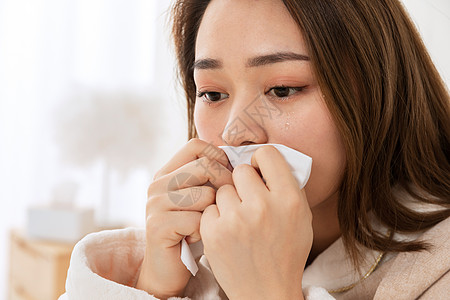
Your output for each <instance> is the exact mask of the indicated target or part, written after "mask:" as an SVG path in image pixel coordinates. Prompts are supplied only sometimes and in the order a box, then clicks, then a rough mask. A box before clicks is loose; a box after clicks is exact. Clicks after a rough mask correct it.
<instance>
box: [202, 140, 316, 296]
mask: <svg viewBox="0 0 450 300" xmlns="http://www.w3.org/2000/svg"><path fill="white" fill-rule="evenodd" d="M251 163H252V165H251V166H250V165H239V166H237V167H236V168H235V169H234V171H233V173H232V178H233V182H234V186H235V187H233V186H232V185H225V186H222V187H221V188H219V189H218V190H217V193H216V204H211V205H209V206H208V207H207V208H206V209H205V211H204V212H203V215H202V218H201V221H200V234H201V236H202V240H203V245H204V251H205V255H206V257H207V259H208V262H209V264H210V266H211V269H212V271H213V273H214V276H215V277H216V279H217V281H218V282H219V284H220V285H221V287H222V288H223V290H224V291H225V293H226V294H227V296H228V297H229V298H230V299H288V298H289V299H303V294H302V285H301V282H302V277H303V270H304V268H305V264H306V260H307V257H308V254H309V251H310V250H311V246H312V240H313V231H312V224H311V223H312V215H311V211H310V209H309V206H308V203H307V201H306V195H305V193H304V190H300V188H299V187H298V184H297V182H296V180H295V178H294V177H293V175H292V173H291V171H290V169H289V166H288V164H287V162H286V161H285V160H284V158H283V156H282V155H281V154H280V153H279V152H278V150H277V149H276V148H274V147H272V146H264V147H261V148H259V149H257V150H256V151H255V153H254V154H253V156H252V161H251ZM258 169H259V170H260V171H261V173H262V176H263V178H264V179H265V180H266V184H264V182H263V180H262V179H261V177H260V176H259V175H258V172H257V170H258Z"/></svg>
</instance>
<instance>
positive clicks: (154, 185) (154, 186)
mask: <svg viewBox="0 0 450 300" xmlns="http://www.w3.org/2000/svg"><path fill="white" fill-rule="evenodd" d="M157 186H158V181H156V180H155V181H152V182H151V183H150V184H149V185H148V188H147V198H149V197H151V196H152V195H154V194H155V192H156V190H157Z"/></svg>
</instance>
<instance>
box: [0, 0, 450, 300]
mask: <svg viewBox="0 0 450 300" xmlns="http://www.w3.org/2000/svg"><path fill="white" fill-rule="evenodd" d="M403 2H404V3H405V5H406V7H407V9H408V10H409V12H410V14H411V16H412V18H413V20H414V22H415V23H416V25H417V26H418V28H419V31H420V33H421V34H422V37H423V39H424V41H425V44H426V45H427V47H428V49H429V51H430V54H431V56H432V58H433V60H434V62H435V64H436V65H437V68H438V70H439V71H440V73H441V75H442V76H443V78H444V80H445V82H446V83H447V86H449V82H450V55H449V53H450V39H449V36H450V2H449V1H448V0H404V1H403ZM170 4H171V1H170V0H158V1H156V0H131V1H130V0H128V1H126V0H0V201H1V207H0V245H1V246H0V299H7V291H8V287H9V285H10V284H11V283H10V278H9V277H10V276H9V274H10V272H9V269H10V265H11V257H10V247H11V238H10V234H11V230H12V229H16V228H19V229H23V230H25V231H26V228H27V226H28V225H29V224H30V222H31V221H30V220H31V217H33V216H34V217H35V219H33V220H34V221H33V222H37V221H36V220H38V221H39V217H40V218H42V217H44V218H45V216H49V215H48V213H49V211H50V212H51V211H53V212H55V211H58V210H69V211H70V210H72V211H77V212H95V217H94V218H95V222H96V224H101V225H102V227H121V226H143V224H144V214H145V203H146V190H147V186H148V184H149V183H150V182H151V178H152V177H153V174H154V173H155V172H156V171H157V170H158V169H159V168H160V167H162V165H163V164H165V162H166V161H167V160H169V159H170V158H171V157H172V156H173V154H174V153H175V152H176V151H177V150H178V149H179V148H180V147H181V146H182V145H183V144H184V143H185V142H186V140H187V138H186V137H187V130H186V123H187V119H186V117H185V115H186V113H185V111H186V110H185V106H184V98H183V92H182V89H181V87H180V86H179V84H178V82H177V80H176V76H175V65H174V55H173V48H172V45H171V43H170V39H169V32H170V28H169V19H168V14H167V11H168V8H169V6H170ZM39 209H41V210H39ZM42 209H44V212H42ZM45 209H47V210H48V211H46V212H45ZM45 213H47V215H46V214H45ZM83 217H84V218H91V217H90V215H89V213H88V214H85V215H83ZM36 218H37V219H36ZM74 224H75V225H73V226H75V227H76V222H75V223H74ZM38 227H39V226H38ZM75 227H74V228H75ZM33 228H37V227H33ZM29 230H30V229H29V228H28V231H29ZM42 230H44V231H45V228H44V229H42ZM85 230H92V228H90V229H85ZM36 234H37V233H36ZM37 235H38V234H37ZM65 242H68V241H65ZM69 243H70V241H69ZM3 297H4V298H3Z"/></svg>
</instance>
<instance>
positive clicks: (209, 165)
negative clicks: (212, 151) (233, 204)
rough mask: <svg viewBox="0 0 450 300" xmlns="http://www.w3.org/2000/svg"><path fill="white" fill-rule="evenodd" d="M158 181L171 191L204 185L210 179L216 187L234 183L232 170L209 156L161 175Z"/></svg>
mask: <svg viewBox="0 0 450 300" xmlns="http://www.w3.org/2000/svg"><path fill="white" fill-rule="evenodd" d="M158 181H160V183H159V184H162V186H164V187H167V188H168V190H169V191H175V190H179V189H183V188H187V187H191V186H199V185H204V184H206V183H207V182H208V181H209V182H210V183H211V184H212V185H213V186H214V187H215V188H216V189H217V188H219V187H221V186H222V185H224V184H233V180H232V176H231V172H230V170H228V169H227V168H226V167H224V166H223V165H222V164H220V163H218V162H217V161H216V160H211V159H209V158H208V157H202V158H199V159H197V160H195V161H191V162H189V163H187V164H185V165H183V166H182V167H180V168H178V169H177V170H175V171H174V172H172V173H170V174H167V175H164V176H162V177H160V178H159V179H158Z"/></svg>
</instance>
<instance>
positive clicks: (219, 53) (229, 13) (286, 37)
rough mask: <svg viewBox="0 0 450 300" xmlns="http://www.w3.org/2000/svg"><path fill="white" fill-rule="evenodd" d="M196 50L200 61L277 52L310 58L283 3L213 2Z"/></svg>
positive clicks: (253, 0)
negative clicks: (210, 58)
mask: <svg viewBox="0 0 450 300" xmlns="http://www.w3.org/2000/svg"><path fill="white" fill-rule="evenodd" d="M195 47H196V51H195V53H196V55H195V56H196V59H198V58H205V57H213V58H221V59H224V60H233V59H235V60H239V59H246V58H248V57H251V56H254V55H257V54H263V53H269V52H277V51H292V52H297V53H302V54H305V55H307V54H308V53H307V51H306V46H305V44H304V41H303V38H302V33H301V31H300V29H299V27H298V26H297V24H296V23H295V21H294V20H293V18H292V17H291V15H290V14H289V12H288V10H287V9H286V7H285V6H284V4H283V2H282V1H281V0H258V1H256V0H212V1H211V3H210V4H209V5H208V7H207V9H206V11H205V14H204V16H203V18H202V21H201V23H200V27H199V31H198V34H197V40H196V46H195Z"/></svg>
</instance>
